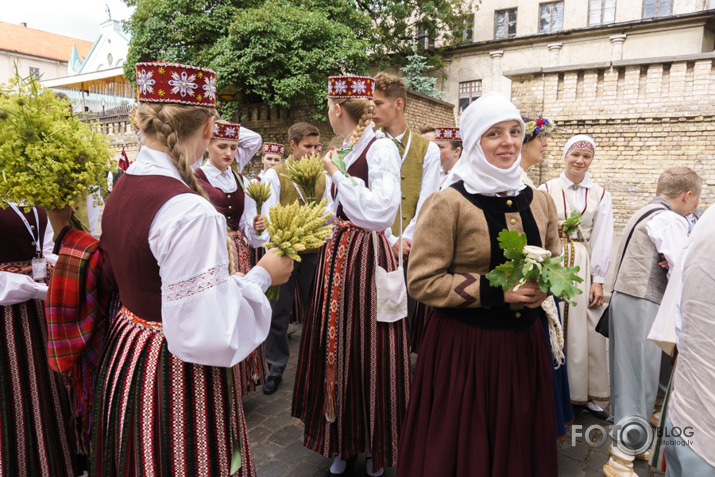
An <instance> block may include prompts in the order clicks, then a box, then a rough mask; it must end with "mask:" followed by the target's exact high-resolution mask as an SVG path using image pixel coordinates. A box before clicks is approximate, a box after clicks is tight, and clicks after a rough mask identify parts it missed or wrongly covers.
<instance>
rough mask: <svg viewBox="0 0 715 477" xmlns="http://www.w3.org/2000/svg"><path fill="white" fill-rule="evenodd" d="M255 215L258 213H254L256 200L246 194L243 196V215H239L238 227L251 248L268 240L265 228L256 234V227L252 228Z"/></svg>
mask: <svg viewBox="0 0 715 477" xmlns="http://www.w3.org/2000/svg"><path fill="white" fill-rule="evenodd" d="M256 215H258V214H257V213H256V201H255V200H253V199H251V198H250V197H248V196H244V201H243V215H241V220H240V222H239V224H238V228H239V229H241V233H243V236H244V237H246V241H248V245H250V246H251V247H253V248H258V247H260V246H261V245H263V244H264V243H267V242H268V231H267V230H264V231H263V233H262V234H261V235H258V232H256V229H254V228H253V218H254V217H255V216H256Z"/></svg>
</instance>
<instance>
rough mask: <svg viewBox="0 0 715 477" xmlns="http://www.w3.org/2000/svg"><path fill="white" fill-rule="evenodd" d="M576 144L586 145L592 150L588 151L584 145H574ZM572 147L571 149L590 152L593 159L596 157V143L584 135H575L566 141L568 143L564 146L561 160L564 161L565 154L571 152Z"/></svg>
mask: <svg viewBox="0 0 715 477" xmlns="http://www.w3.org/2000/svg"><path fill="white" fill-rule="evenodd" d="M577 142H583V143H587V144H588V145H590V146H591V147H592V148H593V149H590V148H589V147H588V146H587V145H585V144H576V143H577ZM584 146H585V147H584ZM572 147H573V149H580V150H590V151H591V152H592V153H593V156H594V157H595V156H596V141H594V140H593V138H592V137H591V136H588V135H586V134H577V135H575V136H574V137H572V138H571V139H569V140H568V142H567V143H566V145H565V146H564V155H563V157H562V159H564V160H566V154H568V152H569V151H570V150H571V148H572Z"/></svg>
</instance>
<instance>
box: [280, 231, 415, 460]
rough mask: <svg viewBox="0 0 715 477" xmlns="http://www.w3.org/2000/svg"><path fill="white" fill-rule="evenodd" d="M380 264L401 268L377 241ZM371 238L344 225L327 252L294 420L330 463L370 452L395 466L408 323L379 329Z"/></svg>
mask: <svg viewBox="0 0 715 477" xmlns="http://www.w3.org/2000/svg"><path fill="white" fill-rule="evenodd" d="M378 237H379V239H378V249H379V250H378V251H377V256H378V261H379V263H380V265H381V266H382V267H385V268H386V269H387V270H388V271H392V270H395V269H396V268H397V261H396V260H395V258H394V256H393V255H392V251H391V250H390V245H389V243H388V241H387V239H386V238H385V236H384V235H383V234H381V233H380V234H378ZM374 273H375V250H374V247H373V242H372V237H371V233H370V231H368V230H364V229H361V228H358V227H356V226H355V225H353V224H352V223H350V222H344V221H341V222H339V223H338V225H337V226H336V227H335V228H334V229H333V238H332V239H331V240H330V242H328V244H327V246H326V247H324V248H323V251H322V256H321V261H320V263H319V265H318V270H317V272H316V282H315V288H314V290H313V294H312V296H313V302H312V303H311V304H310V305H309V308H308V313H307V316H306V322H305V325H304V329H303V336H302V338H301V344H300V355H299V357H298V369H297V373H296V379H295V392H294V393H293V406H292V415H293V416H294V417H297V418H299V419H301V420H302V421H303V423H304V424H305V434H304V444H305V446H306V447H307V448H309V449H312V450H314V451H316V452H319V453H321V454H323V455H324V456H326V457H332V456H334V455H339V456H340V457H342V458H343V459H347V458H349V457H351V456H353V455H356V454H357V453H359V452H370V453H372V456H373V461H374V466H375V468H376V469H377V468H380V467H386V466H394V465H395V464H396V462H397V458H398V456H397V445H398V436H399V432H400V428H401V427H402V422H403V421H404V418H405V414H406V411H407V400H408V396H409V387H410V384H409V354H408V336H407V330H406V324H405V320H400V321H398V322H395V323H378V322H377V320H376V318H375V317H376V309H375V277H374Z"/></svg>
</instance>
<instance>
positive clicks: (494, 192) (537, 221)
mask: <svg viewBox="0 0 715 477" xmlns="http://www.w3.org/2000/svg"><path fill="white" fill-rule="evenodd" d="M460 128H461V130H462V137H463V142H464V155H463V156H462V161H463V162H462V163H460V165H459V166H458V167H459V169H458V170H457V171H455V176H456V177H457V179H456V180H457V182H456V183H454V184H453V185H452V186H451V187H449V188H447V189H445V190H443V191H441V192H439V193H437V194H432V195H431V196H430V197H429V198H428V199H427V201H425V204H424V206H423V209H422V211H421V212H420V221H419V222H418V224H417V229H416V231H415V236H414V242H415V243H416V244H419V246H415V247H414V248H413V252H412V253H413V254H415V255H412V256H411V257H410V265H409V269H408V286H409V292H410V294H412V295H413V296H414V297H415V298H416V299H418V300H419V301H420V302H422V303H425V304H427V305H429V306H431V307H433V308H434V311H433V312H432V315H431V316H430V318H429V320H428V325H427V328H426V330H425V337H424V341H423V342H422V345H421V347H420V354H419V357H418V360H417V367H416V370H415V376H414V381H413V387H412V394H411V396H410V404H409V409H408V413H407V419H406V422H405V426H404V427H403V429H402V435H401V438H400V447H399V455H400V458H399V462H398V469H397V474H398V476H399V477H406V476H410V477H413V476H421V475H447V476H449V475H453V476H457V475H459V476H461V475H479V476H492V475H494V476H496V475H499V476H502V475H508V476H510V477H520V476H524V477H526V476H529V477H534V476H536V477H541V476H549V477H551V476H554V475H556V473H557V463H556V432H555V425H554V420H555V417H554V391H553V378H552V367H551V359H550V356H549V344H548V341H547V340H548V338H547V336H546V333H545V331H544V327H543V326H542V325H541V323H539V322H538V321H539V314H540V313H541V311H540V308H539V306H540V305H541V303H542V302H543V301H544V299H545V298H546V295H545V294H544V293H543V292H541V291H540V290H539V288H538V287H537V286H536V283H535V282H527V283H526V284H525V285H524V286H523V287H522V288H520V289H519V290H516V291H515V290H513V289H510V290H508V291H506V292H504V291H502V289H501V288H494V287H491V286H490V285H489V281H488V280H487V279H486V278H485V276H484V275H485V274H486V273H487V272H489V271H490V270H492V269H493V268H494V267H496V266H497V265H499V264H500V263H502V262H504V260H505V259H504V256H503V253H502V250H501V249H500V248H499V244H498V242H497V235H498V234H499V232H501V230H503V229H505V228H508V229H510V230H518V231H519V232H523V233H525V234H526V236H527V240H528V243H529V244H530V245H536V246H542V247H544V248H546V249H548V250H550V251H551V252H552V253H553V254H558V253H559V252H560V249H561V245H560V243H559V237H558V221H557V217H556V210H555V207H554V203H553V201H552V200H551V199H550V198H549V197H548V195H547V194H545V193H544V192H541V191H537V190H535V189H533V188H531V187H526V185H524V183H523V182H522V181H521V168H520V167H519V162H520V152H521V147H522V140H523V137H524V123H523V121H522V120H521V116H520V114H519V111H518V110H517V109H516V107H514V105H513V104H511V102H509V100H508V99H506V98H505V97H504V96H502V95H501V94H498V93H489V94H486V95H484V96H482V97H481V98H480V99H479V100H477V101H476V102H474V103H473V104H472V105H471V106H469V107H468V108H467V109H466V110H465V111H464V114H463V115H462V117H461V120H460ZM437 227H438V228H439V230H440V232H441V233H440V234H435V233H434V230H435V229H436V228H437Z"/></svg>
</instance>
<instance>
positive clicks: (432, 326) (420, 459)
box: [397, 310, 558, 477]
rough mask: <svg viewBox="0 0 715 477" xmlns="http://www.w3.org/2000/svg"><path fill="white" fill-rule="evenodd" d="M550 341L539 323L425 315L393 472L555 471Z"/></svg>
mask: <svg viewBox="0 0 715 477" xmlns="http://www.w3.org/2000/svg"><path fill="white" fill-rule="evenodd" d="M554 422H555V416H554V390H553V373H552V370H551V360H550V358H549V346H548V342H547V340H546V335H545V333H544V327H543V326H542V325H541V323H539V322H538V321H537V322H536V323H534V324H533V325H532V326H531V327H530V328H528V329H526V330H487V329H481V328H477V327H473V326H470V325H467V324H464V323H461V322H459V321H456V320H453V319H451V318H449V317H447V316H446V315H444V314H442V313H441V312H439V311H436V310H435V311H433V312H432V314H431V315H430V317H429V320H428V323H427V328H426V330H425V336H424V340H423V341H422V344H421V347H420V353H419V357H418V359H417V368H416V370H415V376H414V381H413V383H412V394H411V395H410V404H409V409H408V411H407V419H406V422H405V425H404V427H403V428H402V434H401V436H400V445H399V455H400V460H399V462H398V466H397V475H398V477H416V476H433V475H440V476H465V475H469V476H472V477H487V476H489V477H504V476H509V477H522V476H523V477H555V476H556V475H557V474H558V470H557V456H556V429H555V424H554Z"/></svg>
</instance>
